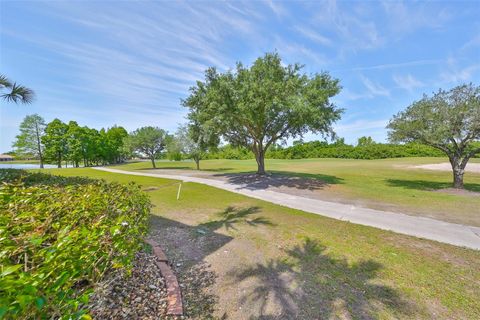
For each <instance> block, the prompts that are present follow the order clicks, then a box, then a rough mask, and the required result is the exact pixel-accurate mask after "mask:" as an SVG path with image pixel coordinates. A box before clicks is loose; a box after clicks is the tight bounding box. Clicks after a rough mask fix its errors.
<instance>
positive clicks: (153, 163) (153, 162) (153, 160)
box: [150, 157, 157, 169]
mask: <svg viewBox="0 0 480 320" xmlns="http://www.w3.org/2000/svg"><path fill="white" fill-rule="evenodd" d="M150 159H151V160H152V166H153V168H154V169H156V168H157V167H156V166H155V158H154V157H152V158H150Z"/></svg>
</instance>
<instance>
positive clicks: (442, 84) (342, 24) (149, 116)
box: [0, 1, 480, 152]
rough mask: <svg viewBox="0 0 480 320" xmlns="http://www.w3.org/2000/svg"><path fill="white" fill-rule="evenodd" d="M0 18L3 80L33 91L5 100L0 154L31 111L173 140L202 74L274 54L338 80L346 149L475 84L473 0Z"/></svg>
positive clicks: (202, 5) (59, 5) (176, 6)
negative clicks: (427, 99)
mask: <svg viewBox="0 0 480 320" xmlns="http://www.w3.org/2000/svg"><path fill="white" fill-rule="evenodd" d="M0 14H1V16H0V35H1V41H0V70H1V73H3V74H5V75H7V76H8V77H9V78H11V79H12V80H15V81H18V82H19V83H21V84H24V85H27V86H29V87H31V88H33V89H34V90H35V92H36V94H37V98H36V101H35V102H34V103H33V104H32V105H12V104H6V103H4V102H1V106H0V152H1V151H3V152H5V151H8V150H10V149H11V143H12V141H13V139H14V137H15V135H16V134H18V125H19V123H20V122H21V121H22V119H23V118H24V117H25V115H28V114H32V113H38V114H40V115H41V116H43V117H44V118H45V119H46V120H47V121H50V120H52V119H53V118H55V117H58V118H60V119H61V120H63V121H69V120H76V121H77V122H79V124H80V125H88V126H91V127H95V128H101V127H110V126H112V125H114V124H118V125H122V126H124V127H125V128H127V130H134V129H135V128H137V127H140V126H145V125H154V126H159V127H161V128H164V129H167V130H169V131H174V130H175V128H176V127H177V124H179V123H183V122H184V121H185V120H184V117H185V114H186V110H185V109H184V108H183V107H181V106H180V99H182V98H185V97H186V95H187V94H188V88H189V87H190V86H191V85H193V84H194V83H195V81H196V80H197V79H202V73H203V71H204V70H205V69H206V68H207V67H209V66H216V67H217V68H219V69H220V70H227V69H229V68H231V67H233V66H234V64H235V62H236V61H242V62H243V63H245V64H250V63H251V62H252V61H253V60H254V59H255V58H257V57H258V56H260V55H262V54H264V53H265V52H267V51H273V50H277V51H278V53H279V54H280V55H281V56H282V58H283V59H284V61H285V62H286V63H293V62H300V63H303V64H305V69H304V70H305V72H308V73H313V72H320V71H328V72H330V74H331V75H332V76H334V77H336V78H339V79H340V81H341V85H342V86H343V90H342V92H341V94H339V95H338V96H337V97H335V99H334V101H335V102H336V103H337V105H338V106H340V107H342V108H345V110H346V111H345V114H344V115H343V118H342V120H341V121H340V122H338V123H337V124H336V126H335V128H336V131H337V133H338V135H339V136H341V137H345V138H346V141H347V142H351V143H353V142H355V141H356V139H357V138H358V137H359V136H362V135H370V136H372V137H373V138H374V139H375V140H377V141H384V140H385V138H386V130H385V125H386V124H387V122H388V120H389V119H390V118H391V116H392V115H393V114H395V113H396V112H398V111H399V110H401V109H403V108H405V107H406V106H408V105H409V104H410V103H411V102H412V101H414V100H416V99H418V98H420V97H421V96H422V94H423V93H431V92H432V91H436V90H438V88H445V89H447V88H451V87H453V86H455V85H457V84H460V83H465V82H473V83H475V84H477V85H480V20H479V19H478V17H479V16H480V2H479V1H470V2H461V1H451V2H447V1H441V2H440V1H435V2H420V1H409V2H400V1H384V2H374V1H368V2H367V1H350V2H346V1H322V2H320V1H315V2H299V1H295V2H278V1H276V2H273V1H247V2H240V1H209V2H201V1H190V2H174V1H166V2H149V1H121V2H113V1H48V2H42V1H1V2H0ZM315 138H316V137H315V136H313V135H308V136H307V139H315Z"/></svg>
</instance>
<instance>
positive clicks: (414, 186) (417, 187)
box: [114, 158, 480, 226]
mask: <svg viewBox="0 0 480 320" xmlns="http://www.w3.org/2000/svg"><path fill="white" fill-rule="evenodd" d="M471 161H472V162H477V163H478V162H480V159H473V160H471ZM440 162H447V160H446V159H443V158H401V159H385V160H348V159H302V160H267V161H266V168H267V170H269V171H271V172H277V173H283V174H290V175H297V176H304V177H310V178H317V179H320V180H322V181H325V182H327V186H326V187H325V188H323V189H322V190H319V193H321V194H322V195H324V198H325V199H327V200H328V199H331V200H333V201H340V202H345V203H353V204H356V205H360V206H366V207H370V208H374V209H380V210H390V211H396V212H404V213H408V214H413V215H421V216H428V217H432V218H435V219H440V220H444V221H449V222H454V223H461V224H468V225H474V226H480V196H472V195H454V194H449V193H445V192H439V191H438V190H440V189H444V188H449V187H450V186H451V181H452V174H451V173H450V172H441V171H432V170H421V169H412V168H409V166H414V165H418V164H429V163H440ZM157 167H158V168H163V169H166V168H176V169H188V170H190V169H192V170H193V169H194V168H195V165H194V163H193V162H189V161H181V162H173V161H158V163H157ZM114 168H118V169H123V170H132V171H134V170H143V169H147V168H151V163H150V162H133V163H128V164H124V165H119V166H114ZM201 168H202V169H203V170H207V171H213V172H216V173H228V172H252V171H255V170H256V163H255V161H254V160H206V161H202V162H201ZM465 187H466V189H467V190H470V191H476V192H480V174H478V173H469V172H467V173H466V174H465Z"/></svg>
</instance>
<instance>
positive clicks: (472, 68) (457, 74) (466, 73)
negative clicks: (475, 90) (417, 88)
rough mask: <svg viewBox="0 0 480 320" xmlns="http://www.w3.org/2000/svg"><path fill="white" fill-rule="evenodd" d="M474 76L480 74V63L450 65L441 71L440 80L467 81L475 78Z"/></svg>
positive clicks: (445, 81) (443, 81)
mask: <svg viewBox="0 0 480 320" xmlns="http://www.w3.org/2000/svg"><path fill="white" fill-rule="evenodd" d="M474 76H480V63H478V64H473V65H469V66H466V67H457V66H452V67H449V68H448V69H447V70H445V71H442V72H441V73H440V82H441V83H447V84H452V83H454V84H459V83H465V82H469V81H471V80H473V78H474Z"/></svg>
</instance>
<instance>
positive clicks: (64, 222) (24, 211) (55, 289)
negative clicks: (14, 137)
mask: <svg viewBox="0 0 480 320" xmlns="http://www.w3.org/2000/svg"><path fill="white" fill-rule="evenodd" d="M0 180H1V181H2V184H1V185H0V248H1V249H0V265H1V268H0V319H1V318H7V319H10V318H15V319H18V318H20V319H22V318H23V319H32V318H64V319H70V318H89V316H88V310H85V308H84V306H85V305H86V303H87V302H88V298H89V295H90V293H91V291H92V290H91V288H92V284H94V283H95V282H96V281H98V280H99V279H100V278H101V277H102V275H103V274H104V273H105V272H106V271H107V270H109V269H111V268H126V269H128V268H129V267H130V266H131V262H132V259H133V257H134V254H135V252H136V251H137V249H138V248H139V247H140V245H141V237H142V236H143V235H144V234H145V232H146V231H147V219H148V215H149V212H150V201H149V199H148V196H147V195H146V194H144V193H143V192H141V190H140V188H139V186H138V185H135V184H128V185H122V184H118V183H107V182H106V181H103V180H94V179H88V178H79V177H74V178H72V177H59V176H52V175H48V174H42V173H28V172H26V171H22V170H0Z"/></svg>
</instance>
